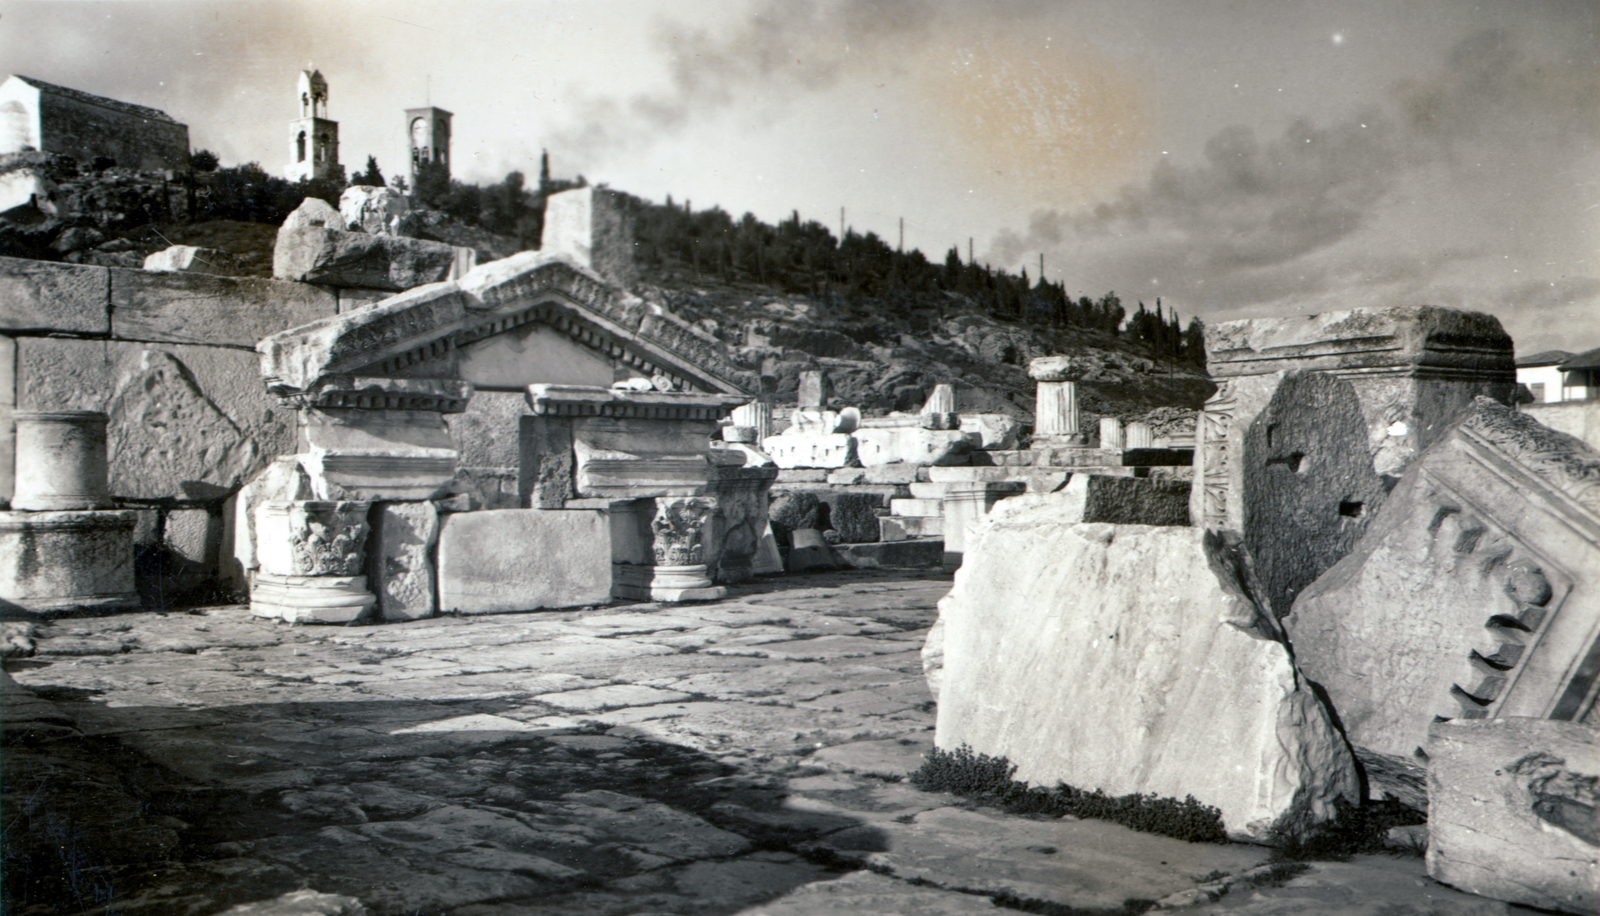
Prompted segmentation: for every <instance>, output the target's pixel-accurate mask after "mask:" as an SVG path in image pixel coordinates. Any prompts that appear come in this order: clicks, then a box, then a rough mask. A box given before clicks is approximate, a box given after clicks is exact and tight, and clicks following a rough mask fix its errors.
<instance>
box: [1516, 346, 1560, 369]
mask: <svg viewBox="0 0 1600 916" xmlns="http://www.w3.org/2000/svg"><path fill="white" fill-rule="evenodd" d="M1571 358H1572V354H1571V353H1568V352H1567V351H1565V350H1543V351H1540V352H1538V353H1534V354H1532V355H1529V356H1519V357H1517V366H1518V367H1519V368H1527V367H1532V366H1554V365H1556V364H1558V363H1563V362H1566V361H1567V360H1569V359H1571Z"/></svg>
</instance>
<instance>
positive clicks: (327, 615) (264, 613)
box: [250, 572, 378, 623]
mask: <svg viewBox="0 0 1600 916" xmlns="http://www.w3.org/2000/svg"><path fill="white" fill-rule="evenodd" d="M377 601H378V599H377V597H376V596H375V595H373V594H372V592H371V591H369V590H368V589H367V577H366V576H280V575H275V574H273V573H268V572H261V573H257V574H256V580H255V583H254V584H253V585H251V587H250V613H252V614H254V615H255V616H257V617H276V618H279V619H282V620H287V621H289V622H290V623H355V622H357V621H360V620H364V619H365V618H366V617H367V616H369V613H370V612H371V610H372V607H373V605H375V604H376V603H377Z"/></svg>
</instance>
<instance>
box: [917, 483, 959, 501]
mask: <svg viewBox="0 0 1600 916" xmlns="http://www.w3.org/2000/svg"><path fill="white" fill-rule="evenodd" d="M949 489H950V485H949V484H947V483H914V484H911V495H912V496H914V497H916V498H917V499H944V494H945V491H947V490H949Z"/></svg>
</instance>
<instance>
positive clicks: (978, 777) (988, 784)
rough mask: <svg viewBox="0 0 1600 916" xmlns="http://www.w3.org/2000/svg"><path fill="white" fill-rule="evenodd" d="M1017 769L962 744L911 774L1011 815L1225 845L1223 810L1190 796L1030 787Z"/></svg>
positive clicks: (934, 754) (923, 783)
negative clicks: (1107, 824) (1089, 822)
mask: <svg viewBox="0 0 1600 916" xmlns="http://www.w3.org/2000/svg"><path fill="white" fill-rule="evenodd" d="M1016 772H1017V767H1016V765H1015V764H1013V763H1011V761H1009V760H1007V759H1006V758H1005V757H990V756H989V755H988V754H978V753H974V752H973V750H972V748H970V747H967V746H966V745H962V746H961V747H959V748H956V749H955V750H954V751H944V750H940V749H939V748H934V749H933V750H932V751H930V752H929V753H928V756H927V759H926V760H924V761H923V764H922V766H921V767H920V768H919V769H918V770H917V771H916V772H915V773H912V774H911V784H912V785H914V786H916V787H917V788H919V789H924V790H927V791H931V792H951V793H954V794H956V795H962V796H965V797H967V798H971V799H974V800H977V801H981V802H984V803H986V804H992V805H995V806H996V807H999V808H1003V809H1004V810H1006V811H1007V812H1009V813H1012V814H1025V815H1039V816H1044V817H1062V816H1066V815H1071V816H1073V817H1080V818H1093V819H1095V820H1102V821H1111V822H1112V823H1116V824H1121V825H1122V826H1124V827H1128V828H1130V829H1133V830H1138V831H1141V832H1144V833H1153V834H1157V835H1159V836H1169V837H1174V838H1176V839H1180V840H1187V841H1189V842H1191V843H1226V842H1227V841H1228V838H1227V834H1226V833H1225V832H1224V830H1223V827H1222V812H1221V811H1220V810H1218V809H1217V808H1214V807H1212V806H1210V805H1205V804H1201V803H1200V802H1199V801H1196V800H1195V798H1194V796H1192V795H1190V796H1188V797H1186V798H1184V799H1183V800H1182V801H1179V800H1178V799H1175V798H1161V797H1159V796H1156V795H1143V794H1141V793H1138V792H1135V793H1133V794H1131V795H1122V796H1110V795H1107V794H1105V793H1104V792H1103V791H1101V790H1099V789H1096V790H1094V791H1093V792H1085V791H1083V790H1082V789H1076V788H1073V787H1072V786H1069V785H1065V784H1061V785H1057V786H1056V787H1055V788H1054V789H1044V788H1030V787H1029V786H1028V785H1027V784H1025V783H1020V782H1017V781H1016V780H1015V779H1014V778H1013V777H1014V776H1015V775H1016Z"/></svg>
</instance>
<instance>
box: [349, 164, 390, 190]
mask: <svg viewBox="0 0 1600 916" xmlns="http://www.w3.org/2000/svg"><path fill="white" fill-rule="evenodd" d="M350 183H351V184H353V185H357V184H359V185H366V186H368V187H372V188H381V187H384V180H383V173H382V172H380V171H378V160H377V157H375V156H368V157H367V170H366V171H365V172H357V173H355V174H354V175H351V176H350Z"/></svg>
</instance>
